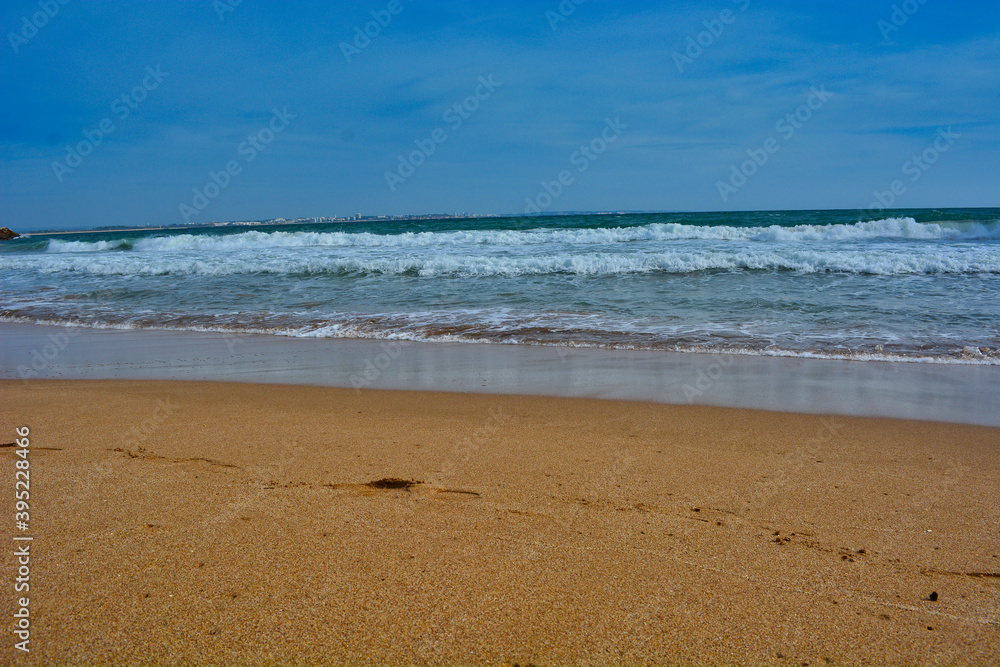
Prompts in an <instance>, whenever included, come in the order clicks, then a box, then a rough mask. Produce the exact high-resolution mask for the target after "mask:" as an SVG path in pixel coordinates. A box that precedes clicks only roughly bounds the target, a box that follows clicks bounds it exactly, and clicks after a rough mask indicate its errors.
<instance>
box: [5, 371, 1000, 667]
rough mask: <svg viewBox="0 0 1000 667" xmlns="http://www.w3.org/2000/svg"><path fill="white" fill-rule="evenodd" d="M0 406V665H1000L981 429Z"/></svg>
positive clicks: (203, 393) (998, 550)
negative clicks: (6, 628)
mask: <svg viewBox="0 0 1000 667" xmlns="http://www.w3.org/2000/svg"><path fill="white" fill-rule="evenodd" d="M0 396H2V401H3V405H4V411H3V413H2V415H0V430H2V431H3V433H4V434H6V435H5V437H7V436H11V437H10V440H13V429H14V427H21V426H30V429H31V431H30V438H31V454H30V461H31V482H32V485H31V490H32V495H31V498H32V500H31V503H32V504H31V522H32V523H31V526H32V528H31V530H32V533H31V534H32V536H33V537H34V538H35V541H34V542H32V550H33V551H32V560H31V607H30V609H31V614H32V616H31V622H32V628H33V631H32V645H31V646H32V652H31V654H30V657H27V659H25V658H23V657H19V658H18V659H17V662H18V663H23V664H63V663H74V664H75V663H86V664H95V665H104V664H126V663H127V664H133V663H141V664H158V665H159V664H162V665H183V664H232V665H260V664H289V665H291V664H296V665H307V664H309V665H311V664H331V663H333V664H362V663H364V664H383V665H412V664H447V665H452V664H455V665H457V664H463V665H497V666H500V665H503V666H504V667H510V665H513V664H514V663H518V664H521V665H525V664H529V663H530V664H539V665H541V664H544V665H578V664H593V665H622V664H634V665H640V664H642V665H648V664H734V663H739V664H762V665H764V664H766V665H783V666H784V665H801V664H803V663H806V662H808V663H810V664H831V665H856V664H946V665H964V664H992V663H994V662H996V661H997V660H998V659H1000V648H998V645H997V643H996V641H995V638H996V633H997V630H998V628H1000V614H998V609H997V606H996V600H997V597H996V596H997V585H998V584H997V581H998V579H997V577H1000V539H998V537H997V535H996V531H995V530H993V528H994V525H993V524H994V519H995V510H996V507H997V506H998V505H1000V449H998V448H997V446H996V445H997V442H998V434H1000V429H996V428H986V427H978V426H964V425H955V424H935V423H929V422H915V421H901V420H894V419H880V418H859V417H834V418H826V417H817V416H812V415H802V414H792V413H769V412H761V411H753V410H740V409H732V408H718V407H703V406H702V407H699V406H672V405H664V404H656V403H639V402H627V401H607V400H590V399H583V398H554V397H525V396H508V395H483V394H472V393H441V392H431V391H378V390H363V391H353V390H351V389H338V388H330V387H308V386H293V385H262V384H247V383H238V382H237V383H214V382H183V381H126V380H83V381H66V380H40V381H37V382H29V383H23V382H21V381H17V380H13V381H12V380H3V381H0ZM4 442H6V440H5V441H4ZM0 460H2V461H3V464H4V465H3V466H2V472H0V478H2V483H4V484H8V485H9V486H8V488H13V482H14V465H13V462H14V460H15V458H14V456H13V450H12V449H0ZM0 511H3V512H6V513H7V515H8V516H12V514H13V512H14V500H13V494H4V497H3V500H2V501H0ZM14 567H15V565H14V561H13V559H10V558H6V559H3V562H2V564H0V572H2V574H3V576H4V577H8V576H9V577H11V578H12V577H13V576H14V572H13V568H14ZM932 593H933V594H934V595H933V596H932ZM5 599H8V600H9V601H8V602H6V603H4V605H3V606H4V611H5V612H6V613H13V604H14V603H13V601H12V600H11V598H10V597H8V598H5ZM12 646H13V640H9V641H8V642H5V643H4V644H3V646H0V660H2V661H4V662H11V661H13V660H14V658H15V656H14V650H13V648H12Z"/></svg>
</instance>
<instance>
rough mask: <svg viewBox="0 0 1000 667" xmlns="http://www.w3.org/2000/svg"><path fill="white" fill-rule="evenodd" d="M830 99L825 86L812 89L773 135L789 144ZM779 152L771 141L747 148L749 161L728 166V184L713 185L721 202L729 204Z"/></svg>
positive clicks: (775, 141)
mask: <svg viewBox="0 0 1000 667" xmlns="http://www.w3.org/2000/svg"><path fill="white" fill-rule="evenodd" d="M831 97H833V93H830V92H827V91H826V86H825V85H823V86H820V87H819V88H817V87H816V86H813V87H812V88H811V89H810V92H809V96H808V97H807V98H806V103H805V104H803V105H801V106H799V107H798V108H797V109H795V111H793V112H790V113H786V114H785V116H784V117H783V118H779V119H778V121H777V122H776V123H775V124H774V131H775V132H777V133H778V134H779V135H781V139H783V140H784V141H789V140H790V139H791V138H792V137H794V136H795V133H796V132H798V131H799V130H800V129H802V126H803V125H805V124H806V123H808V122H809V120H810V119H811V118H812V117H813V113H815V112H816V111H819V110H820V109H822V108H823V105H824V104H826V103H827V102H828V101H829V100H830V98H831ZM779 150H781V140H780V139H776V138H774V137H768V138H767V139H765V140H764V143H763V145H762V146H761V147H760V148H748V149H747V150H746V153H747V155H748V156H749V159H747V160H744V161H743V162H742V163H741V164H740V165H739V166H736V165H735V164H733V165H730V167H729V170H730V174H729V181H728V182H726V181H716V183H715V187H716V189H718V191H719V196H720V197H722V201H728V199H729V196H730V195H733V194H736V192H737V191H738V190H739V189H740V188H742V187H743V186H744V185H746V184H747V181H748V180H749V179H750V178H751V177H752V176H753V175H754V174H756V173H757V171H758V170H759V169H760V168H761V167H763V166H764V165H765V164H766V163H767V161H768V160H769V159H771V156H772V155H774V154H775V153H777V152H778V151H779Z"/></svg>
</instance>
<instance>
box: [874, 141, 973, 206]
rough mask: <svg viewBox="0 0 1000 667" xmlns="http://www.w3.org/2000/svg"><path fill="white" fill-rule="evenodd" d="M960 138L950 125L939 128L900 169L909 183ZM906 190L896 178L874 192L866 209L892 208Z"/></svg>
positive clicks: (916, 178) (903, 184)
mask: <svg viewBox="0 0 1000 667" xmlns="http://www.w3.org/2000/svg"><path fill="white" fill-rule="evenodd" d="M961 138H962V135H961V134H959V133H958V132H952V131H951V127H948V128H947V129H939V130H938V132H937V136H936V137H935V138H934V141H933V142H932V143H931V145H930V146H928V147H927V148H925V149H924V150H923V151H922V152H921V153H920V154H919V155H914V156H913V157H911V158H910V159H909V160H907V161H906V162H904V163H903V166H902V167H900V170H901V171H902V172H903V175H904V176H909V179H908V180H909V182H910V183H916V182H917V181H919V180H920V178H921V177H922V176H923V175H924V174H925V173H927V171H928V170H929V169H930V168H931V167H932V166H933V165H934V164H935V163H936V162H937V161H938V160H939V159H940V158H941V155H942V154H943V153H947V152H948V151H949V150H950V149H951V147H952V146H953V145H955V142H956V141H958V140H959V139H961ZM907 190H908V187H907V185H906V183H904V182H903V181H902V179H898V178H897V179H896V180H894V181H893V182H892V183H890V184H889V187H888V189H886V190H881V191H880V190H876V191H875V192H874V195H875V201H873V202H872V203H871V204H869V205H868V210H869V211H872V212H874V211H883V210H885V209H887V208H892V205H893V204H895V203H896V200H897V199H899V198H900V197H902V196H903V195H905V194H906V191H907Z"/></svg>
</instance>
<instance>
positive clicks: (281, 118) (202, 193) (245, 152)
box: [177, 106, 297, 223]
mask: <svg viewBox="0 0 1000 667" xmlns="http://www.w3.org/2000/svg"><path fill="white" fill-rule="evenodd" d="M271 114H272V115H271V120H270V121H269V122H268V124H267V125H266V126H264V127H262V128H261V129H259V130H257V131H256V132H254V133H253V134H249V135H247V138H246V139H244V140H243V141H241V142H240V143H239V145H238V146H237V147H236V152H237V154H238V155H240V156H241V157H242V158H243V162H242V163H241V162H240V160H238V159H233V160H230V161H229V162H227V163H226V166H225V168H223V169H221V170H220V171H218V172H214V171H209V172H208V180H207V181H206V182H205V185H203V186H202V187H200V188H193V190H192V192H193V193H194V194H193V196H192V197H191V204H190V205H188V204H186V203H183V202H182V203H180V204H179V205H178V207H177V208H178V210H179V211H180V214H181V217H182V218H184V222H186V223H187V222H191V218H192V216H196V215H198V214H199V213H201V212H202V211H204V210H205V209H206V208H208V205H209V204H210V203H212V200H214V199H215V198H216V197H218V196H219V195H220V194H222V191H223V190H225V189H226V188H228V187H229V184H230V183H232V181H233V178H234V177H235V176H239V175H240V174H241V173H243V166H244V164H250V163H251V162H253V161H254V160H256V159H257V156H258V155H259V154H260V153H261V152H262V151H263V150H264V149H265V148H267V146H268V144H270V143H271V142H272V141H274V139H275V137H277V136H278V135H279V134H281V133H282V132H284V131H285V129H287V128H288V125H289V123H290V122H291V121H292V119H294V118H296V117H297V116H296V114H292V113H289V112H288V107H287V106H286V107H283V108H281V109H278V108H277V107H275V108H274V109H272V110H271Z"/></svg>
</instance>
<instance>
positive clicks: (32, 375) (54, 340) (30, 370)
mask: <svg viewBox="0 0 1000 667" xmlns="http://www.w3.org/2000/svg"><path fill="white" fill-rule="evenodd" d="M78 333H79V331H78V330H77V329H76V328H73V329H69V330H67V331H66V332H65V333H63V332H60V333H50V334H49V335H48V337H47V338H46V340H47V341H48V342H47V343H45V344H44V345H42V349H41V350H39V349H38V348H32V349H31V362H30V364H31V365H30V366H25V365H24V364H20V365H18V367H17V376H18V377H19V378H21V381H22V382H24V383H26V384H27V382H28V380H33V379H36V378H39V377H41V376H42V374H43V373H45V372H46V371H48V370H49V366H51V365H52V364H53V363H54V362H55V360H56V359H57V358H58V357H59V355H60V354H62V352H63V350H65V349H66V348H67V347H68V346H69V344H70V343H72V342H73V341H72V338H73V337H74V336H76V335H77V334H78Z"/></svg>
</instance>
